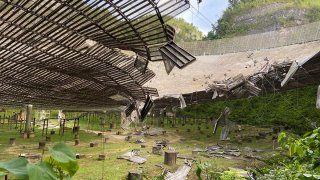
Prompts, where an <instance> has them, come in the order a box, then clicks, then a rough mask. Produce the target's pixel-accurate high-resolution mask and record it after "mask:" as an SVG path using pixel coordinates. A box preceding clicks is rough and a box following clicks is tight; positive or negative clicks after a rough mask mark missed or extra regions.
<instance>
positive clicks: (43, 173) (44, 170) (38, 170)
mask: <svg viewBox="0 0 320 180" xmlns="http://www.w3.org/2000/svg"><path fill="white" fill-rule="evenodd" d="M27 170H28V174H29V179H30V180H58V179H59V178H58V177H57V175H56V174H55V173H54V172H53V170H52V169H51V167H50V166H48V165H47V164H46V163H45V162H42V163H41V164H40V165H34V164H28V165H27Z"/></svg>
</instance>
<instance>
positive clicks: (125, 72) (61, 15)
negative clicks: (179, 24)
mask: <svg viewBox="0 0 320 180" xmlns="http://www.w3.org/2000/svg"><path fill="white" fill-rule="evenodd" d="M187 8H189V2H188V1H187V0H174V1H166V0H160V1H159V0H15V1H11V0H1V1H0V69H1V70H0V104H1V105H4V106H23V105H25V104H33V105H34V106H35V107H37V108H59V109H88V108H89V109H90V108H91V109H104V108H106V107H114V106H119V105H127V104H128V100H130V101H135V100H139V101H144V100H146V96H147V95H148V94H150V95H154V96H155V95H157V91H156V89H153V88H146V87H143V84H144V83H146V82H147V81H148V80H150V79H151V78H152V77H153V76H154V73H153V72H152V71H150V70H149V69H148V68H147V65H148V63H149V61H158V60H163V59H165V60H166V61H171V62H172V63H173V64H174V65H175V66H178V67H179V68H183V67H184V66H186V65H187V64H189V63H190V62H192V61H194V60H195V58H194V57H193V56H191V55H190V54H188V53H187V52H185V51H184V50H182V49H181V48H179V47H177V46H176V45H175V44H174V42H173V39H174V34H175V32H174V30H173V28H171V27H169V26H167V25H166V24H165V23H166V22H167V21H168V20H170V19H171V18H172V17H174V16H175V15H177V14H179V13H181V12H183V11H184V10H186V9H187ZM160 49H161V51H160ZM127 51H130V53H133V54H134V56H130V55H128V53H127ZM130 53H129V54H130ZM168 72H169V71H168Z"/></svg>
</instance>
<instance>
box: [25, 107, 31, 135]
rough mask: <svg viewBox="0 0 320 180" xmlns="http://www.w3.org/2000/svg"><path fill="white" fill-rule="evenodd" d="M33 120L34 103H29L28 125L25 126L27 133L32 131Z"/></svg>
mask: <svg viewBox="0 0 320 180" xmlns="http://www.w3.org/2000/svg"><path fill="white" fill-rule="evenodd" d="M31 120H32V105H31V104H28V105H27V118H26V126H25V132H26V133H29V132H30V125H31Z"/></svg>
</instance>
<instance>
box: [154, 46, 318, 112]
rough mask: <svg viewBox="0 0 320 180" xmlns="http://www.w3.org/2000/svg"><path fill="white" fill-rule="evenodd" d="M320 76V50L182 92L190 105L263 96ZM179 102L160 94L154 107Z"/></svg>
mask: <svg viewBox="0 0 320 180" xmlns="http://www.w3.org/2000/svg"><path fill="white" fill-rule="evenodd" d="M319 77H320V52H318V53H316V54H312V55H310V56H309V57H306V58H305V59H300V60H298V61H293V62H283V63H279V64H269V63H266V65H265V66H264V67H263V68H262V69H261V70H260V71H259V72H257V73H254V74H252V75H248V76H244V75H242V74H239V75H237V76H235V77H231V78H228V79H226V80H222V81H215V82H213V83H211V84H209V86H208V88H207V89H206V90H203V91H197V92H192V93H187V94H183V95H182V96H183V98H184V100H185V102H186V104H187V105H193V104H197V103H205V102H210V101H222V100H229V99H234V98H244V97H251V96H259V95H266V94H268V93H274V92H278V91H285V90H289V89H294V88H300V87H305V86H309V85H319V84H320V78H319ZM319 94H320V93H319ZM318 99H319V98H318ZM319 102H320V101H318V104H320V103H319ZM179 106H180V103H179V100H178V98H173V97H172V98H170V99H169V98H160V99H157V100H155V107H154V111H156V110H157V109H164V108H166V107H179ZM318 106H319V105H318Z"/></svg>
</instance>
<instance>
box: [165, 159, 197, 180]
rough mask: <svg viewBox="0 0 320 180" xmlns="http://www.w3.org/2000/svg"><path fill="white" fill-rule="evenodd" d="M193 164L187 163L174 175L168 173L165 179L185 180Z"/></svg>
mask: <svg viewBox="0 0 320 180" xmlns="http://www.w3.org/2000/svg"><path fill="white" fill-rule="evenodd" d="M191 166H192V165H191V163H190V162H186V163H185V164H184V165H183V166H181V167H179V168H178V170H177V171H176V172H174V173H171V172H169V171H167V172H166V175H165V177H164V179H165V180H185V179H187V176H188V174H189V172H190V170H191Z"/></svg>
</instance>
